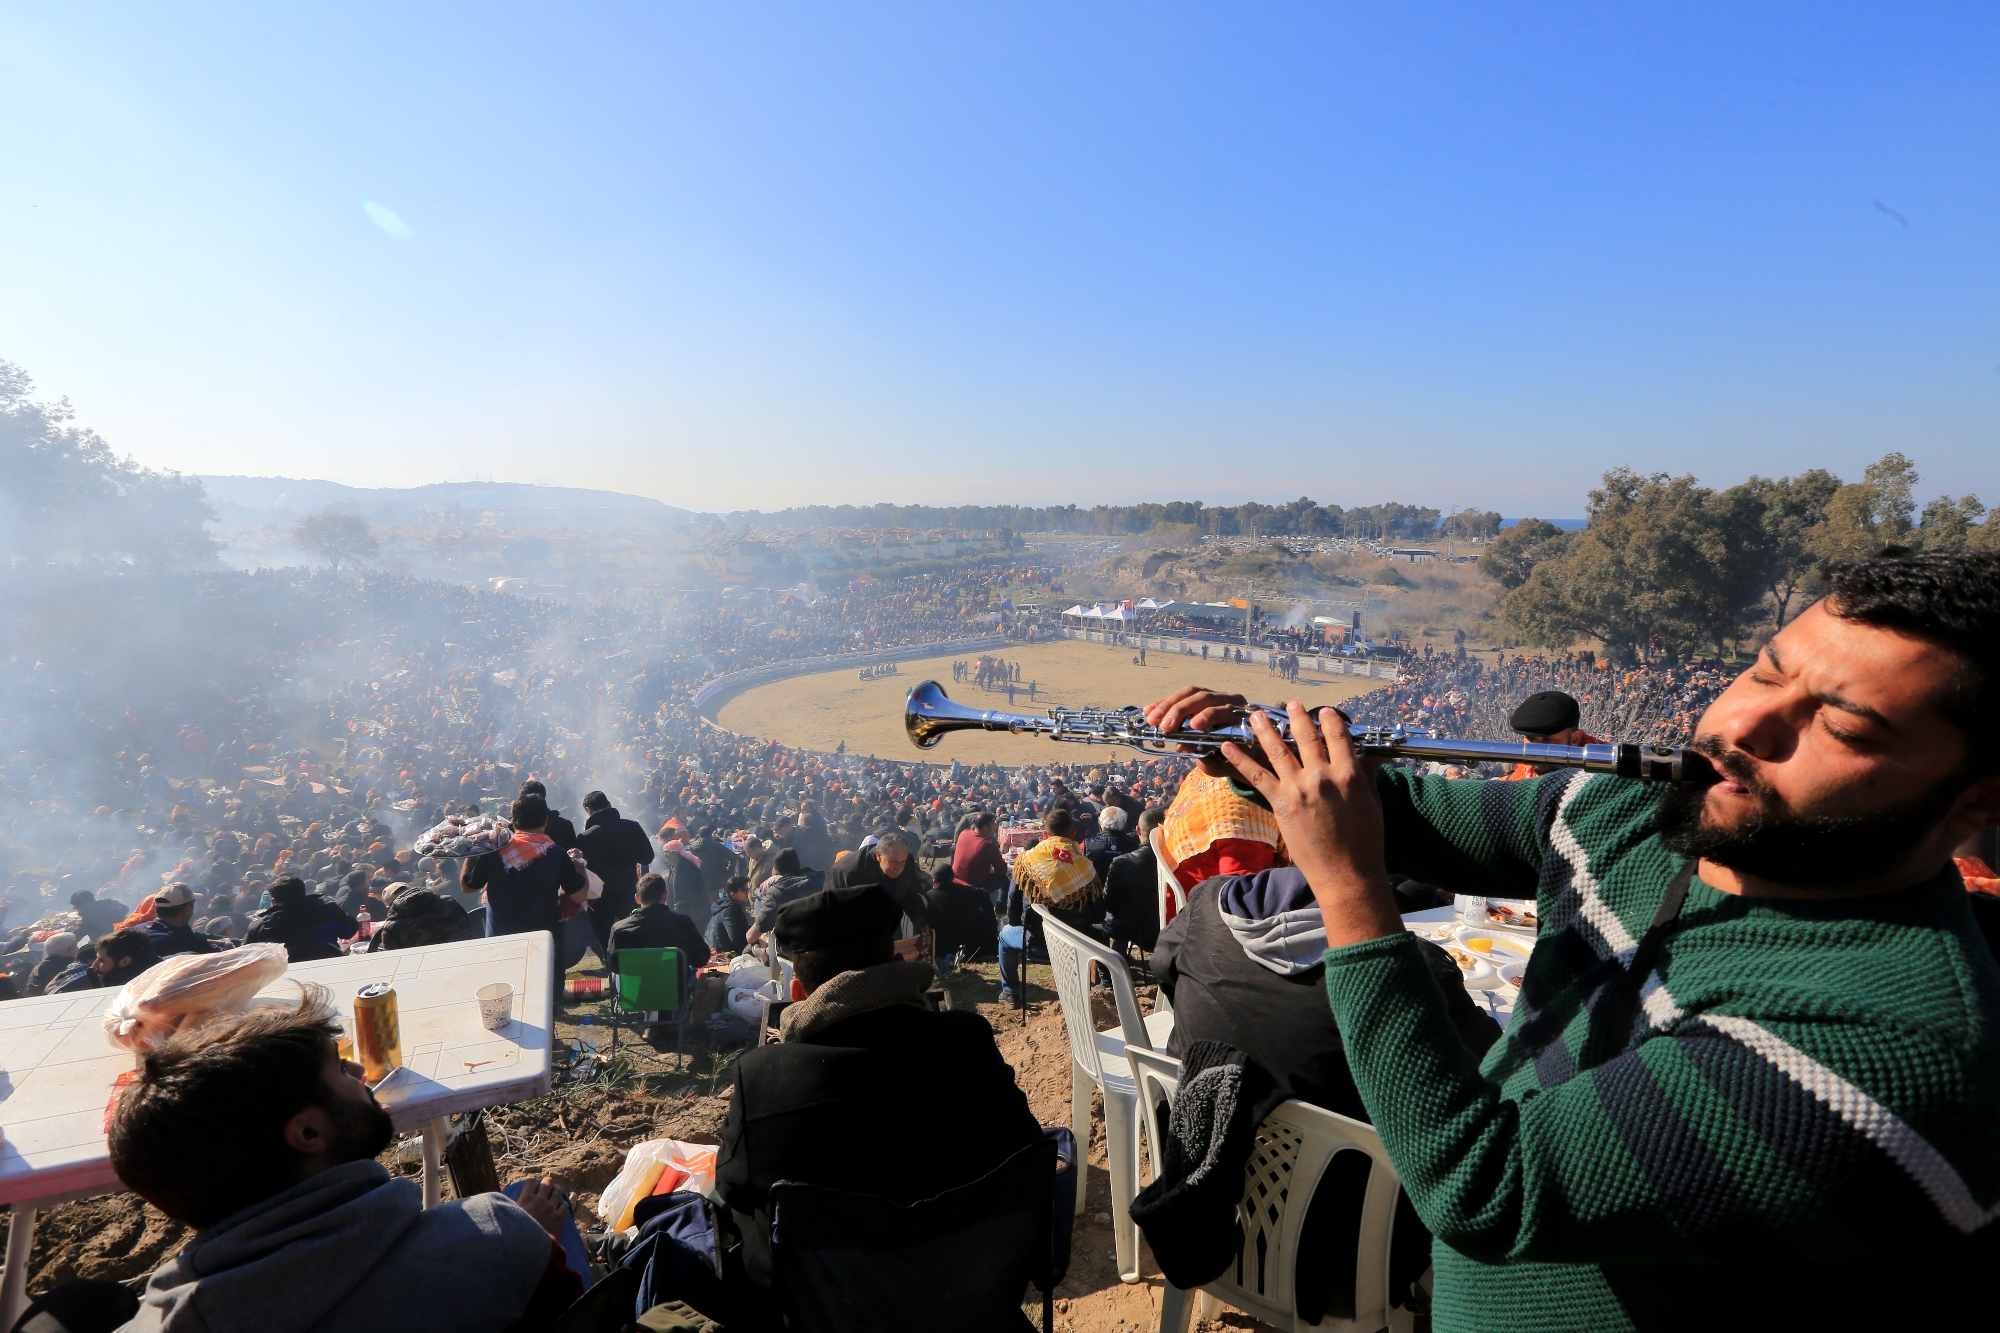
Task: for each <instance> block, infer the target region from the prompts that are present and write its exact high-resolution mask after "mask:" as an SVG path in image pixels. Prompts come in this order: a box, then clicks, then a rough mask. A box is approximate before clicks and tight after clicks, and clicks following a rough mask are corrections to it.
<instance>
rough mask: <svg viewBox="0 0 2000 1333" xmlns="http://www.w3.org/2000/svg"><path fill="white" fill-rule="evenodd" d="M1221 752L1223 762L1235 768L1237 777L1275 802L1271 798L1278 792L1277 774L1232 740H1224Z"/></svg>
mask: <svg viewBox="0 0 2000 1333" xmlns="http://www.w3.org/2000/svg"><path fill="white" fill-rule="evenodd" d="M1221 754H1222V758H1223V760H1224V762H1226V763H1227V764H1228V765H1229V766H1230V767H1231V768H1233V769H1235V770H1236V775H1237V776H1238V777H1240V778H1242V779H1243V780H1244V781H1245V782H1247V783H1249V784H1250V785H1251V786H1253V787H1255V788H1256V789H1257V790H1258V791H1260V792H1262V793H1263V794H1264V799H1265V800H1267V801H1271V802H1272V804H1273V805H1275V804H1276V801H1275V800H1273V799H1272V798H1273V797H1275V796H1276V795H1277V793H1278V786H1279V784H1278V779H1277V776H1276V775H1275V774H1273V773H1272V772H1271V770H1270V769H1268V768H1266V767H1264V765H1263V764H1261V763H1259V762H1258V761H1257V756H1256V755H1254V754H1251V753H1250V752H1249V751H1248V750H1246V749H1244V748H1243V747H1242V746H1240V745H1238V744H1236V742H1234V741H1224V742H1223V743H1222V750H1221Z"/></svg>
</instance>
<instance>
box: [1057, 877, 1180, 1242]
mask: <svg viewBox="0 0 2000 1333" xmlns="http://www.w3.org/2000/svg"><path fill="white" fill-rule="evenodd" d="M1034 908H1035V911H1036V912H1037V913H1040V915H1041V918H1042V938H1043V940H1044V941H1046V942H1047V944H1048V947H1049V966H1050V970H1051V971H1053V972H1054V973H1055V981H1056V998H1057V1000H1058V1001H1060V1002H1061V1004H1062V1013H1063V1026H1064V1028H1066V1029H1067V1030H1068V1033H1069V1053H1070V1130H1071V1132H1072V1133H1074V1134H1075V1135H1076V1142H1077V1151H1078V1152H1085V1151H1087V1150H1088V1148H1089V1144H1090V1093H1091V1089H1093V1088H1095V1089H1096V1090H1097V1091H1098V1092H1099V1093H1101V1094H1102V1095H1103V1098H1104V1149H1105V1156H1106V1157H1108V1158H1109V1159H1110V1163H1111V1231H1112V1235H1113V1238H1114V1240H1115V1241H1116V1246H1117V1254H1118V1277H1119V1279H1120V1280H1121V1281H1124V1282H1137V1281H1138V1280H1139V1228H1138V1226H1137V1225H1136V1224H1135V1223H1134V1222H1133V1221H1132V1196H1133V1195H1135V1194H1137V1193H1138V1192H1139V1134H1138V1125H1137V1123H1136V1121H1135V1113H1136V1111H1137V1110H1138V1097H1137V1091H1138V1090H1137V1087H1136V1086H1135V1085H1134V1083H1133V1082H1132V1066H1131V1064H1130V1063H1129V1062H1128V1061H1127V1059H1126V1051H1127V1050H1128V1049H1137V1050H1141V1051H1151V1050H1152V1049H1153V1045H1154V1043H1155V1042H1158V1043H1160V1044H1162V1045H1164V1044H1165V1043H1166V1039H1167V1036H1168V1034H1169V1033H1170V1032H1172V1031H1173V1021H1174V1019H1173V1013H1172V1012H1171V1011H1168V1012H1166V1013H1155V1014H1152V1015H1150V1016H1148V1017H1142V1016H1141V1015H1140V1013H1139V999H1138V996H1137V995H1136V994H1135V993H1134V992H1133V990H1132V974H1131V973H1130V972H1128V971H1127V970H1126V967H1125V959H1124V956H1123V955H1121V954H1120V953H1118V951H1117V950H1115V949H1112V948H1110V947H1109V946H1108V945H1103V944H1099V943H1098V942H1097V941H1096V940H1094V939H1091V938H1090V937H1089V936H1088V935H1085V934H1083V933H1081V932H1080V931H1076V930H1073V929H1071V928H1070V927H1068V926H1066V925H1064V924H1063V923H1062V922H1060V921H1058V920H1056V919H1055V918H1054V917H1053V916H1051V915H1049V914H1048V913H1047V912H1044V911H1042V907H1041V904H1039V903H1037V904H1034ZM1092 963H1097V964H1098V965H1100V966H1101V967H1103V968H1104V970H1105V971H1106V972H1107V973H1108V974H1109V975H1110V977H1111V994H1112V999H1113V1001H1114V1002H1115V1003H1116V1004H1117V1006H1118V1026H1117V1027H1113V1028H1106V1029H1105V1030H1104V1031H1102V1032H1100V1031H1098V1030H1097V1023H1096V1020H1095V1019H1094V1018H1093V1017H1092V1015H1091V1008H1090V965H1091V964H1092Z"/></svg>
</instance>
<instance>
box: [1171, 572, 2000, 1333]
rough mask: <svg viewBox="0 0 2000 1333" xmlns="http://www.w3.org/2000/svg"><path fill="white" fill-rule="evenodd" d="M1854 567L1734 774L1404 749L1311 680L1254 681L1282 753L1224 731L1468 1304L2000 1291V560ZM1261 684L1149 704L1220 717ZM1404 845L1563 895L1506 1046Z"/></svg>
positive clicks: (1451, 1286)
mask: <svg viewBox="0 0 2000 1333" xmlns="http://www.w3.org/2000/svg"><path fill="white" fill-rule="evenodd" d="M1829 582H1830V585H1831V586H1830V590H1829V592H1828V594H1827V596H1826V597H1825V598H1824V599H1823V600H1822V601H1820V602H1819V603H1817V604H1816V605H1814V606H1812V607H1811V608H1810V609H1808V610H1807V611H1805V612H1804V613H1802V614H1801V615H1799V616H1798V617H1797V618H1796V619H1794V620H1793V621H1792V622H1791V623H1790V624H1788V625H1787V626H1786V627H1785V628H1784V629H1783V630H1782V631H1780V632H1779V633H1778V634H1777V636H1776V637H1774V638H1773V639H1772V640H1771V641H1770V643H1769V644H1768V645H1766V647H1765V648H1764V650H1763V651H1762V653H1761V654H1760V655H1759V657H1758V659H1757V661H1756V664H1755V665H1754V666H1752V667H1751V668H1750V669H1749V670H1747V671H1745V672H1744V673H1743V674H1742V675H1740V676H1738V677H1737V678H1736V680H1735V681H1734V683H1732V684H1731V685H1730V686H1729V687H1728V689H1727V690H1725V691H1724V692H1723V693H1722V695H1721V696H1720V697H1719V698H1717V699H1716V701H1715V702H1714V703H1713V704H1712V705H1710V706H1709V708H1708V710H1707V711H1706V712H1705V713H1704V714H1703V715H1702V717H1701V720H1700V722H1699V723H1698V724H1697V726H1696V730H1695V736H1694V739H1693V741H1692V748H1693V749H1694V750H1695V751H1696V752H1697V753H1699V754H1701V755H1703V756H1705V757H1706V758H1707V759H1708V760H1709V761H1710V763H1711V764H1713V765H1714V768H1715V770H1716V774H1717V777H1718V780H1717V781H1715V782H1714V783H1713V784H1712V785H1700V784H1687V785H1683V786H1674V787H1670V786H1667V785H1665V784H1658V783H1646V782H1641V781H1638V780H1634V779H1624V778H1619V777H1614V776H1611V775H1598V774H1587V773H1584V772H1582V771H1579V770H1566V771H1563V772H1559V773H1554V774H1551V775H1549V776H1547V777H1541V778H1536V779H1533V780H1531V781H1526V782H1515V783H1506V784H1495V783H1475V782H1467V781H1453V780H1446V779H1436V778H1419V777H1414V776H1412V775H1411V774H1410V773H1408V772H1407V771H1404V770H1400V769H1394V768H1383V769H1381V770H1380V771H1379V772H1375V771H1371V770H1372V766H1370V765H1365V764H1363V763H1361V762H1360V761H1359V760H1358V759H1357V758H1356V756H1355V753H1354V750H1353V748H1352V747H1351V745H1349V744H1348V743H1347V735H1348V733H1347V728H1346V724H1345V721H1344V719H1342V717H1341V715H1340V714H1339V713H1338V712H1337V711H1335V710H1333V709H1324V710H1321V712H1320V713H1319V714H1318V717H1317V719H1314V718H1313V717H1311V716H1310V715H1309V714H1308V712H1307V710H1306V708H1305V706H1304V705H1302V704H1299V703H1293V704H1291V705H1290V706H1289V711H1290V714H1291V720H1292V728H1293V733H1294V734H1295V735H1297V736H1300V737H1302V738H1304V739H1302V740H1301V741H1300V742H1299V744H1298V753H1297V755H1296V756H1295V755H1293V754H1292V753H1291V752H1289V751H1288V750H1287V749H1286V748H1285V746H1284V743H1283V742H1282V741H1281V740H1280V738H1279V736H1278V735H1277V732H1276V730H1275V728H1274V727H1273V726H1272V725H1271V723H1270V721H1269V719H1267V718H1265V717H1263V716H1261V715H1259V714H1256V713H1252V714H1251V715H1250V719H1249V723H1250V726H1251V728H1252V730H1253V732H1254V733H1255V735H1256V737H1257V740H1258V742H1259V745H1260V751H1261V753H1260V754H1256V755H1253V754H1252V753H1251V752H1249V751H1247V750H1245V749H1243V748H1241V747H1238V746H1233V745H1229V746H1225V747H1224V749H1223V753H1224V754H1225V756H1226V757H1227V759H1228V761H1229V763H1230V764H1231V765H1232V766H1233V767H1234V769H1235V770H1236V772H1237V773H1238V774H1239V775H1240V776H1241V777H1242V778H1243V780H1244V781H1246V782H1248V783H1250V784H1251V785H1252V786H1254V787H1255V788H1256V790H1257V791H1258V793H1259V794H1260V795H1261V796H1262V797H1263V798H1264V799H1265V800H1267V801H1268V802H1269V803H1270V805H1271V808H1272V810H1273V812H1274V814H1275V815H1276V818H1277V820H1278V822H1279V824H1280V826H1281V827H1282V829H1283V833H1284V838H1285V845H1286V847H1287V848H1288V850H1289V851H1290V853H1291V855H1292V857H1293V859H1294V862H1295V864H1296V865H1297V867H1298V869H1299V870H1300V871H1301V872H1302V873H1303V874H1304V875H1305V876H1306V879H1307V881H1308V883H1309V884H1310V886H1311V889H1312V892H1313V896H1314V898H1315V900H1316V901H1317V903H1318V905H1319V907H1320V912H1321V915H1322V917H1323V919H1324V922H1325V925H1326V931H1327V945H1328V947H1327V950H1326V952H1325V954H1324V962H1325V968H1326V989H1327V994H1328V999H1329V1002H1330V1004H1331V1006H1332V1009H1333V1013H1334V1017H1335V1019H1336V1021H1337V1022H1338V1024H1339V1027H1340V1031H1341V1034H1342V1037H1343V1038H1344V1040H1345V1042H1346V1048H1347V1052H1348V1057H1349V1061H1350V1065H1351V1068H1352V1071H1353V1074H1354V1080H1355V1085H1356V1087H1357V1088H1358V1090H1359V1092H1360V1096H1361V1100H1362V1102H1363V1104H1364V1105H1365V1107H1366V1109H1367V1111H1368V1114H1369V1118H1370V1120H1372V1121H1373V1123H1374V1124H1375V1126H1376V1128H1377V1130H1378V1131H1379V1132H1380V1134H1381V1136H1382V1143H1383V1146H1384V1147H1385V1148H1386V1149H1387V1150H1388V1153H1389V1156H1390V1159H1391V1161H1392V1162H1393V1163H1394V1164H1395V1166H1396V1169H1397V1172H1398V1174H1399V1175H1400V1176H1401V1177H1402V1181H1403V1185H1404V1188H1405V1189H1406V1190H1407V1191H1408V1193H1409V1198H1410V1200H1411V1202H1412V1203H1413V1204H1414V1206H1415V1208H1416V1210H1417V1213H1418V1215H1419V1216H1420V1217H1421V1218H1422V1219H1423V1221H1424V1223H1425V1224H1426V1225H1427V1226H1428V1227H1429V1228H1430V1229H1431V1231H1432V1232H1433V1234H1434V1235H1435V1236H1436V1238H1437V1242H1438V1244H1437V1246H1436V1248H1435V1250H1434V1259H1435V1264H1436V1274H1437V1285H1436V1293H1435V1295H1436V1307H1435V1318H1436V1320H1437V1322H1438V1324H1439V1325H1440V1326H1448V1327H1473V1326H1475V1325H1476V1326H1479V1327H1495V1328H1551V1327H1558V1326H1560V1327H1564V1328H1579V1329H1612V1328H1619V1329H1626V1328H1634V1327H1637V1328H1663V1329H1686V1328H1695V1327H1715V1326H1718V1325H1719V1324H1722V1323H1727V1324H1729V1325H1730V1326H1735V1327H1760V1328H1776V1327H1812V1326H1817V1325H1822V1324H1823V1325H1826V1326H1832V1325H1834V1324H1835V1323H1838V1324H1839V1325H1840V1326H1845V1327H1860V1326H1864V1325H1868V1324H1883V1325H1887V1324H1890V1323H1909V1322H1916V1323H1919V1324H1926V1325H1927V1324H1932V1323H1936V1322H1937V1321H1936V1319H1935V1318H1934V1317H1933V1318H1926V1317H1925V1316H1935V1315H1936V1314H1941V1313H1957V1312H1958V1311H1959V1310H1962V1309H1971V1308H1983V1303H1984V1302H1986V1301H1989V1300H1990V1295H1991V1293H1990V1279H1991V1275H1992V1273H1993V1271H1994V1267H1995V1251H1996V1249H2000V1227H1996V1225H1995V1222H1996V1218H2000V1078H1996V1077H1995V1074H1994V1071H1995V1069H1997V1068H2000V964H1996V963H1995V960H1994V957H1993V954H1992V952H1991V951H1990V950H1989V948H1988V947H1987V944H1986V942H1985V940H1984V938H1983V937H1982V936H1981V935H1980V932H1979V930H1978V927H1977V925H1976V924H1975V922H1974V919H1973V915H1972V912H1971V909H1970V907H1969V906H1968V904H1967V898H1968V896H1969V895H1968V894H1967V893H1966V891H1965V887H1964V885H1963V883H1962V882H1961V880H1960V876H1959V873H1958V871H1957V869H1956V868H1955V866H1954V864H1953V861H1952V853H1953V849H1954V848H1955V847H1957V846H1958V845H1960V844H1961V843H1963V842H1964V841H1966V840H1967V839H1968V838H1969V837H1972V836H1973V835H1976V834H1979V833H1981V832H1982V831H1984V830H1987V829H1991V828H1994V827H1996V826H2000V554H1992V553H1977V554H1964V555H1947V554H1928V555H1902V556H1896V557H1893V558H1885V559H1877V560H1870V561H1865V562H1861V563H1857V564H1849V565H1842V566H1837V567H1835V568H1834V569H1833V570H1832V571H1831V573H1830V575H1829ZM1241 702H1242V701H1241V700H1240V699H1239V698H1238V697H1237V696H1234V695H1226V694H1221V693H1217V692H1214V691H1207V690H1199V689H1190V690H1184V691H1182V692H1180V693H1178V694H1176V695H1173V696H1171V697H1169V698H1166V699H1162V700H1159V701H1157V702H1155V703H1154V704H1152V705H1150V706H1149V707H1148V709H1147V717H1148V720H1149V721H1151V722H1152V723H1153V724H1154V725H1156V726H1160V727H1163V728H1169V729H1171V728H1174V727H1178V726H1193V727H1195V728H1196V729H1203V730H1205V729H1208V728H1211V727H1213V726H1215V725H1217V724H1219V723H1221V722H1223V721H1226V720H1231V719H1233V718H1234V717H1235V716H1236V715H1237V713H1236V710H1237V709H1239V708H1240V706H1241ZM1315 720H1316V721H1317V724H1318V728H1319V730H1318V731H1317V732H1316V731H1315V728H1314V722H1315ZM1322 735H1323V736H1324V737H1326V738H1327V740H1322V739H1321V736H1322ZM1328 740H1330V741H1331V744H1329V743H1327V741H1328ZM1391 871H1398V872H1402V873H1408V874H1414V875H1419V876H1422V877H1424V878H1427V879H1431V880H1434V881H1435V882H1437V883H1439V884H1441V885H1443V886H1445V887H1446V888H1454V887H1458V886H1463V887H1465V888H1466V889H1468V890H1471V891H1474V892H1480V893H1490V892H1496V891H1497V892H1502V893H1509V894H1516V895H1526V894H1530V893H1532V894H1535V895H1536V896H1537V900H1538V908H1539V913H1540V917H1541V923H1542V924H1541V935H1540V938H1539V940H1538V941H1537V944H1536V947H1535V950H1534V953H1533V956H1532V957H1531V958H1530V960H1529V962H1528V966H1527V972H1526V975H1525V976H1524V977H1523V978H1522V982H1521V999H1520V1002H1519V1004H1518V1006H1517V1008H1516V1010H1515V1012H1514V1015H1513V1017H1512V1020H1511V1021H1510V1023H1509V1025H1508V1028H1507V1031H1506V1033H1505V1034H1504V1036H1503V1037H1502V1038H1501V1040H1500V1042H1499V1043H1498V1044H1497V1045H1495V1046H1494V1047H1493V1048H1492V1050H1491V1051H1489V1052H1488V1053H1487V1055H1486V1056H1485V1058H1484V1059H1483V1060H1482V1061H1481V1062H1480V1063H1478V1064H1477V1065H1475V1064H1474V1063H1473V1062H1472V1061H1471V1060H1470V1059H1468V1058H1467V1057H1466V1055H1465V1054H1464V1052H1463V1051H1462V1050H1461V1049H1460V1048H1459V1043H1458V1039H1457V1034H1456V1033H1455V1032H1454V1030H1453V1029H1452V1026H1451V1023H1450V1020H1449V1016H1448V1014H1447V1012H1446V1009H1445V1005H1444V1001H1443V996H1442V994H1441V993H1440V991H1439V990H1438V987H1437V984H1436V982H1435V980H1434V979H1433V978H1432V976H1431V974H1430V972H1429V969H1428V968H1426V967H1425V966H1424V963H1423V960H1422V958H1421V957H1419V955H1418V951H1417V948H1416V942H1415V937H1414V936H1413V935H1411V934H1409V933H1408V932H1407V931H1405V930H1404V928H1403V923H1402V921H1401V920H1400V919H1399V918H1398V916H1397V914H1396V904H1395V900H1394V898H1393V897H1392V896H1391V893H1390V888H1389V882H1390V881H1389V875H1390V872H1391ZM1302 1262H1303V1259H1302ZM1975 1299H1976V1300H1978V1301H1980V1302H1982V1306H1973V1305H1971V1304H1970V1303H1969V1302H1970V1301H1972V1300H1975Z"/></svg>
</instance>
